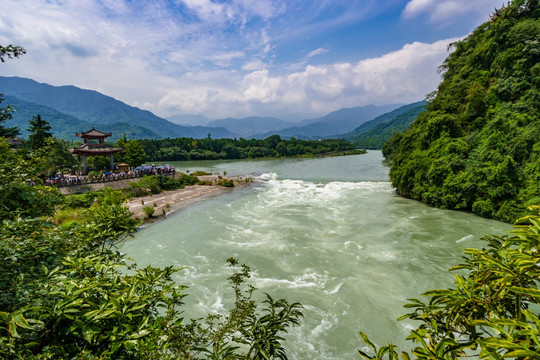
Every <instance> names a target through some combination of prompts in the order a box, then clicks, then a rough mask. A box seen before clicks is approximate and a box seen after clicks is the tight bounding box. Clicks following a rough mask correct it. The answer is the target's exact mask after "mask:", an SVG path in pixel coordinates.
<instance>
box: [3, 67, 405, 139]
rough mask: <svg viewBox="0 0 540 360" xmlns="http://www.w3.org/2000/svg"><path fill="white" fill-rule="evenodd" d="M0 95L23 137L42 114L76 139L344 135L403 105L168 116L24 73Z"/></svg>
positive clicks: (55, 131) (55, 130)
mask: <svg viewBox="0 0 540 360" xmlns="http://www.w3.org/2000/svg"><path fill="white" fill-rule="evenodd" d="M0 94H4V98H5V104H11V105H12V106H13V107H14V108H15V109H16V110H17V111H16V112H15V113H14V114H13V120H11V121H10V122H11V124H10V126H18V127H19V128H20V129H21V133H22V136H23V137H24V136H27V131H26V128H27V127H28V120H29V119H31V118H32V117H34V116H35V115H37V114H40V115H41V116H42V118H44V119H45V120H47V121H48V122H49V123H50V125H51V127H52V132H53V134H54V135H55V136H58V137H61V138H66V139H73V137H74V134H75V132H81V131H86V130H88V129H89V128H91V127H96V128H99V129H100V130H102V131H107V132H112V133H113V137H114V138H118V137H121V136H123V134H126V136H127V137H128V138H132V139H141V138H154V139H160V138H175V137H193V138H203V137H207V136H209V135H210V136H211V137H212V138H240V137H243V138H248V139H249V138H259V139H262V138H266V137H268V136H270V135H274V134H277V135H280V136H282V137H284V138H290V137H296V138H299V139H322V138H333V137H343V136H342V135H343V134H346V133H349V132H351V131H353V130H355V129H356V128H358V127H359V126H361V125H362V124H366V123H369V122H370V121H371V120H373V119H374V118H376V117H377V116H380V115H383V114H386V113H388V112H391V111H393V110H396V108H398V107H399V106H400V105H399V104H393V105H384V106H375V105H367V106H359V107H354V108H345V109H340V110H337V111H334V112H331V113H329V114H327V115H325V116H322V117H320V118H315V119H305V120H301V121H297V122H290V121H284V120H281V119H277V118H273V117H256V116H253V117H247V118H243V119H236V118H226V119H218V120H211V119H208V118H206V117H204V116H202V115H190V114H183V115H175V116H171V117H170V118H169V119H164V118H161V117H158V116H156V115H154V114H153V113H151V112H150V111H146V110H141V109H139V108H136V107H133V106H129V105H127V104H125V103H123V102H121V101H118V100H116V99H114V98H112V97H110V96H106V95H103V94H101V93H99V92H97V91H93V90H84V89H80V88H77V87H75V86H52V85H48V84H43V83H38V82H36V81H34V80H31V79H26V78H19V77H2V76H0ZM398 113H399V111H398ZM388 119H389V118H388ZM380 122H381V121H379V123H380ZM375 125H376V124H375ZM375 125H373V126H375ZM360 132H363V131H362V130H360ZM357 135H358V131H357ZM349 138H350V136H349Z"/></svg>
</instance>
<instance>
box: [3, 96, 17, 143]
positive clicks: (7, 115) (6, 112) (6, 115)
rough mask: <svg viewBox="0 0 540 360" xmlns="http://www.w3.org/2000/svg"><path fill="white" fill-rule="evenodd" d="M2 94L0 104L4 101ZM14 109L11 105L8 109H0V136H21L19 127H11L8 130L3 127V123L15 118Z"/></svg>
mask: <svg viewBox="0 0 540 360" xmlns="http://www.w3.org/2000/svg"><path fill="white" fill-rule="evenodd" d="M1 96H2V94H0V104H1V103H2V101H4V99H3V98H1ZM13 111H15V110H14V109H13V107H11V106H10V105H7V106H6V107H2V108H0V136H3V137H15V136H17V135H18V134H19V132H20V131H19V128H18V127H10V128H7V127H5V126H3V125H2V123H3V122H4V121H6V120H11V119H12V118H13V114H12V113H13Z"/></svg>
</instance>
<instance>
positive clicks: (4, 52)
mask: <svg viewBox="0 0 540 360" xmlns="http://www.w3.org/2000/svg"><path fill="white" fill-rule="evenodd" d="M24 54H26V50H25V49H24V48H22V47H20V46H13V45H8V46H2V45H0V61H1V62H5V61H6V60H5V58H6V57H7V58H8V59H13V58H18V57H19V56H21V55H24Z"/></svg>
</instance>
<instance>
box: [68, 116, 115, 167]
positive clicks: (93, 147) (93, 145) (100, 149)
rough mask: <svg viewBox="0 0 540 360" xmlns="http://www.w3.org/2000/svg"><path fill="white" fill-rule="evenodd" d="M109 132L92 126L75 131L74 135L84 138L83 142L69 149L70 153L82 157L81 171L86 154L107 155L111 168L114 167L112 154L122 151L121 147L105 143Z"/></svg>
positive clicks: (84, 163)
mask: <svg viewBox="0 0 540 360" xmlns="http://www.w3.org/2000/svg"><path fill="white" fill-rule="evenodd" d="M111 135H112V134H111V133H104V132H101V131H99V130H96V129H94V128H93V127H92V130H89V131H86V132H82V133H75V136H77V137H80V138H82V139H83V140H84V144H83V145H81V146H79V147H76V148H73V149H70V150H69V151H70V152H71V153H72V154H75V155H77V156H79V157H82V160H83V171H84V172H86V157H87V156H108V157H109V158H110V159H111V170H113V169H114V154H116V153H119V152H120V151H124V149H122V148H116V147H111V146H109V145H108V144H106V143H105V138H107V137H109V136H111Z"/></svg>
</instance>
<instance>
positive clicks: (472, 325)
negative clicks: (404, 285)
mask: <svg viewBox="0 0 540 360" xmlns="http://www.w3.org/2000/svg"><path fill="white" fill-rule="evenodd" d="M518 223H520V224H522V225H517V226H516V227H515V228H514V230H513V231H512V235H511V236H509V235H506V236H487V237H485V238H484V240H485V241H486V243H487V247H486V248H483V249H481V250H478V249H465V250H464V252H465V254H466V257H464V260H465V262H464V263H463V264H461V265H457V266H454V267H453V268H452V269H451V270H460V273H459V274H458V275H456V281H455V288H449V289H440V290H431V291H428V292H426V293H424V294H423V295H424V296H427V297H428V298H429V301H427V302H424V301H421V300H418V299H409V300H410V301H411V302H410V303H409V304H407V305H405V307H406V308H409V309H412V312H411V313H409V314H406V315H404V316H402V317H401V318H400V319H406V318H410V319H413V320H416V321H418V322H420V325H419V326H418V327H417V328H416V329H414V330H412V331H411V334H410V336H409V337H408V338H407V339H408V340H410V341H412V342H414V343H415V344H416V347H415V348H414V349H413V350H412V355H414V356H415V357H416V358H418V359H457V358H460V357H463V356H470V355H476V356H479V357H480V358H482V359H502V358H522V359H537V358H539V357H540V342H539V341H538V336H539V334H540V318H539V315H538V309H539V307H538V305H539V304H540V289H538V285H539V283H538V279H539V278H540V268H539V267H538V263H539V262H540V251H539V245H540V216H529V217H525V218H522V219H520V220H518ZM463 270H467V271H468V274H467V275H462V271H463ZM362 337H363V338H364V340H365V342H366V343H367V344H368V345H370V347H372V348H373V350H374V351H373V352H374V353H375V354H379V353H380V354H381V355H386V356H387V358H389V359H392V358H397V356H396V355H397V352H396V351H395V350H394V347H393V346H392V345H391V344H389V345H387V346H384V347H382V348H380V349H377V347H376V346H374V345H373V344H372V343H370V342H369V339H368V338H367V336H365V335H364V334H362ZM360 354H361V355H362V356H363V357H365V358H369V359H374V358H377V359H380V358H382V356H381V355H376V356H375V357H373V356H372V355H368V354H365V353H363V352H360ZM403 358H405V359H407V358H409V355H408V354H406V355H405V356H404V357H403Z"/></svg>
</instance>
